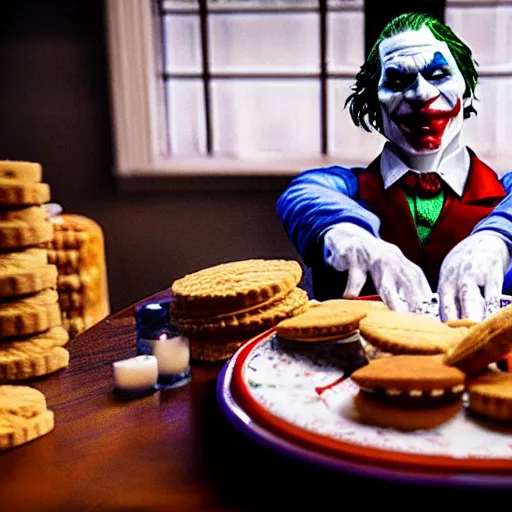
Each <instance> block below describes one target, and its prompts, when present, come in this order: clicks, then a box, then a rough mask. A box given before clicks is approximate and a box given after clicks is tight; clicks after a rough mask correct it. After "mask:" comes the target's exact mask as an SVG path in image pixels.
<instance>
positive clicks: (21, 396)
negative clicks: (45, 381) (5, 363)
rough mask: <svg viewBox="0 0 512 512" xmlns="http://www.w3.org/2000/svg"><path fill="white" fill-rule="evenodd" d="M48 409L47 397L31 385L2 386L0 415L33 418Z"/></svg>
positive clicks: (0, 387)
mask: <svg viewBox="0 0 512 512" xmlns="http://www.w3.org/2000/svg"><path fill="white" fill-rule="evenodd" d="M44 411H46V397H45V396H44V395H43V393H41V391H38V390H37V389H34V388H31V387H29V386H9V385H6V386H0V415H4V414H15V415H16V416H19V417H21V418H32V417H34V416H37V415H38V414H41V413H42V412H44Z"/></svg>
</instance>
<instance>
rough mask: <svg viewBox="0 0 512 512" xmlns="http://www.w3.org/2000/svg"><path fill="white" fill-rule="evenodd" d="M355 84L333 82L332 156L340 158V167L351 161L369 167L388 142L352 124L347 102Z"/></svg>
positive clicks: (331, 112) (329, 108)
mask: <svg viewBox="0 0 512 512" xmlns="http://www.w3.org/2000/svg"><path fill="white" fill-rule="evenodd" d="M353 83H354V80H348V79H345V80H329V84H328V92H329V94H328V97H329V103H328V112H329V115H328V119H329V123H328V134H329V146H330V151H329V152H330V154H331V155H334V156H338V157H339V162H340V165H343V164H344V163H350V161H351V160H361V161H362V163H363V164H364V165H367V164H369V163H370V162H371V161H372V160H373V159H374V158H375V157H376V156H377V154H378V153H379V152H380V151H381V149H382V146H383V144H384V142H385V139H384V137H383V136H382V135H380V134H379V133H377V132H375V131H372V132H371V133H368V132H366V131H365V130H363V128H360V127H357V126H355V125H354V123H353V122H352V118H351V117H350V114H349V111H348V109H345V108H344V107H345V101H346V99H347V96H348V95H349V94H350V86H351V85H352V84H353Z"/></svg>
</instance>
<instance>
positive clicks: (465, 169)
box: [380, 142, 470, 197]
mask: <svg viewBox="0 0 512 512" xmlns="http://www.w3.org/2000/svg"><path fill="white" fill-rule="evenodd" d="M469 166H470V157H469V153H468V150H467V148H466V147H461V148H459V149H457V150H456V151H454V152H453V153H451V154H449V155H447V156H446V158H443V160H442V161H441V163H440V165H439V168H438V169H437V170H436V171H435V172H436V174H438V175H439V177H440V178H441V179H442V180H443V181H444V182H445V183H446V184H447V185H448V186H449V187H450V188H451V189H452V190H453V191H454V192H455V193H456V194H457V195H458V196H459V197H462V193H463V192H464V187H465V185H466V181H467V179H468V173H469ZM408 171H414V172H418V171H415V170H414V169H411V168H410V167H409V166H408V165H406V164H405V162H403V161H402V160H401V159H400V157H399V156H398V155H397V154H396V153H395V152H394V151H393V148H392V146H391V144H390V143H389V142H386V144H385V145H384V149H383V150H382V153H381V158H380V173H381V175H382V179H383V181H384V190H387V189H388V188H389V187H391V186H392V185H393V184H395V183H396V182H397V181H398V180H399V179H400V178H402V177H403V176H404V175H405V174H406V173H407V172H408Z"/></svg>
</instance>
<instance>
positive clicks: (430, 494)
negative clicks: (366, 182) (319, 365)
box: [0, 290, 500, 512]
mask: <svg viewBox="0 0 512 512" xmlns="http://www.w3.org/2000/svg"><path fill="white" fill-rule="evenodd" d="M166 295H167V291H166V290H162V291H160V292H157V293H156V294H154V295H152V296H150V297H148V298H146V299H144V300H143V301H140V302H144V301H146V300H154V299H163V298H165V297H166ZM135 306H136V304H134V305H131V306H129V307H127V308H125V309H123V310H122V311H119V312H117V313H115V314H113V315H111V316H110V317H108V318H106V319H105V320H103V321H102V322H100V323H99V324H97V325H95V326H94V327H92V328H90V329H89V330H87V331H85V332H84V333H82V334H81V335H79V336H77V337H76V338H74V339H73V340H71V341H70V343H69V345H68V348H69V351H70V354H71V358H70V365H69V367H68V368H66V369H64V370H62V371H60V372H58V373H55V374H53V375H49V376H46V377H43V378H40V379H34V380H31V381H28V382H27V384H29V385H32V386H33V387H35V388H37V389H39V390H41V391H42V392H43V393H45V395H46V397H47V400H48V406H49V408H50V409H52V410H53V411H54V412H55V419H56V426H55V429H54V430H53V431H52V432H51V433H50V434H48V435H46V436H44V437H41V438H40V439H38V440H36V441H34V442H31V443H29V444H26V445H23V446H20V447H17V448H15V449H12V450H10V451H8V452H4V453H2V454H0V511H2V512H11V511H13V512H14V511H18V510H20V511H38V512H45V511H63V512H64V511H66V512H67V511H75V510H76V511H79V510H80V511H81V510H94V511H108V512H112V511H174V510H176V511H194V510H198V511H199V510H208V511H212V510H218V511H221V510H225V511H227V510H229V511H246V510H293V509H298V510H303V509H304V508H305V507H308V506H314V507H315V509H320V507H325V508H327V507H329V508H332V507H333V506H336V507H338V506H340V507H342V506H343V505H346V506H349V503H350V502H352V501H353V499H352V498H354V497H356V499H357V501H360V502H361V503H365V504H366V505H370V504H374V503H375V504H377V503H378V504H380V505H382V504H386V503H388V504H390V505H393V508H394V509H396V508H401V505H402V506H404V507H406V508H409V510H410V507H411V501H410V500H411V499H413V500H414V499H417V500H418V503H422V504H425V505H426V506H428V505H429V503H431V504H437V506H439V499H443V500H444V499H449V498H450V499H451V498H453V497H455V499H456V500H457V504H458V505H459V506H460V505H461V504H462V503H463V502H466V501H467V503H471V504H473V505H474V504H475V500H476V499H479V498H485V499H489V498H488V496H487V495H486V494H487V493H485V492H483V491H479V492H476V491H471V490H469V489H468V490H464V491H461V490H459V489H457V490H453V489H428V488H424V487H418V488H407V489H406V488H405V487H404V486H400V485H399V484H393V483H389V482H379V481H376V480H370V479H362V478H356V477H354V476H351V475H345V474H341V473H334V472H330V471H328V470H324V469H320V468H316V467H312V466H309V465H307V464H306V463H304V462H301V461H297V460H291V459H288V458H286V457H285V456H283V455H280V454H278V453H276V452H273V451H271V450H269V449H268V448H264V447H262V446H259V445H256V444H254V443H253V442H252V441H250V440H249V439H247V438H245V437H244V436H243V435H241V434H239V433H238V432H237V431H236V430H235V429H234V428H233V427H232V426H231V425H230V424H229V423H228V422H227V420H225V418H224V417H223V415H222V414H221V412H220V409H219V407H218V405H217V401H216V396H215V386H216V378H217V374H218V372H219V369H220V366H200V365H195V366H193V367H192V382H191V383H190V384H188V385H186V386H184V387H182V388H178V389H174V390H166V391H159V392H157V393H155V394H153V395H150V396H147V397H144V398H140V399H137V400H132V401H119V400H117V399H116V398H115V396H114V395H113V393H112V386H113V379H112V362H113V361H116V360H119V359H124V358H127V357H131V356H133V355H135V341H136V337H135V322H134V319H133V311H134V308H135ZM405 490H407V491H408V492H407V495H408V497H407V498H405V497H401V496H403V493H404V491H405ZM411 492H412V497H411ZM489 496H491V497H492V501H493V502H494V503H496V504H499V501H498V500H499V499H500V496H499V494H498V493H497V492H492V493H490V494H489Z"/></svg>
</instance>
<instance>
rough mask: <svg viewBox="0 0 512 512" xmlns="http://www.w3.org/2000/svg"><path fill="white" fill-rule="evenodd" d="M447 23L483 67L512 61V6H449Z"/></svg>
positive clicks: (511, 62)
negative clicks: (467, 45)
mask: <svg viewBox="0 0 512 512" xmlns="http://www.w3.org/2000/svg"><path fill="white" fill-rule="evenodd" d="M446 22H447V23H448V24H449V25H450V27H451V28H452V29H453V31H454V32H455V33H456V34H457V35H458V36H459V37H460V38H461V39H462V40H463V41H465V42H466V43H467V44H469V46H470V47H471V50H472V51H473V55H474V56H475V59H476V61H477V62H478V64H479V65H480V66H481V67H483V68H485V67H487V66H493V65H500V64H501V65H503V64H509V65H510V64H512V6H499V7H496V6H489V7H470V8H447V9H446Z"/></svg>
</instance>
